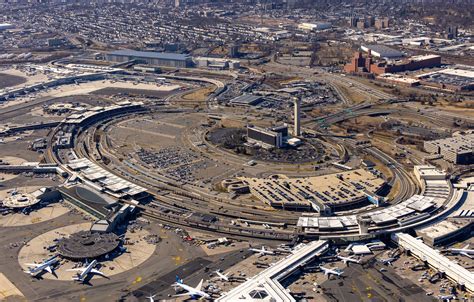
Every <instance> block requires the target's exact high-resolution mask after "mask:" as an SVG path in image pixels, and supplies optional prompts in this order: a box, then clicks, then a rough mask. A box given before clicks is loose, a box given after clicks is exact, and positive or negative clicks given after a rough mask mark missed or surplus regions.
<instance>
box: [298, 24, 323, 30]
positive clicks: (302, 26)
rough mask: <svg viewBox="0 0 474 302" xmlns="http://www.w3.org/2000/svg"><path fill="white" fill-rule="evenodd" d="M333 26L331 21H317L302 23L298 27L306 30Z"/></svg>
mask: <svg viewBox="0 0 474 302" xmlns="http://www.w3.org/2000/svg"><path fill="white" fill-rule="evenodd" d="M329 28H331V23H327V22H317V23H300V24H298V29H301V30H305V31H316V30H325V29H329Z"/></svg>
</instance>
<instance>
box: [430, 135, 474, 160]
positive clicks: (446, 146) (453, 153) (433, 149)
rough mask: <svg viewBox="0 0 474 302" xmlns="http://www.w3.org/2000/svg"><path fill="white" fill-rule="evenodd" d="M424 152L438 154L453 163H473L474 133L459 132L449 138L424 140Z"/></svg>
mask: <svg viewBox="0 0 474 302" xmlns="http://www.w3.org/2000/svg"><path fill="white" fill-rule="evenodd" d="M423 147H424V148H425V150H426V152H429V153H432V154H439V155H441V156H443V158H444V159H445V160H446V161H449V162H452V163H454V164H472V163H474V134H473V133H471V134H460V135H458V136H453V137H450V138H444V139H439V140H434V141H428V142H424V145H423Z"/></svg>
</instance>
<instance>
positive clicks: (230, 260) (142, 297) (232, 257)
mask: <svg viewBox="0 0 474 302" xmlns="http://www.w3.org/2000/svg"><path fill="white" fill-rule="evenodd" d="M250 255H252V252H250V251H248V250H244V251H243V252H240V250H238V251H233V252H229V253H226V254H220V255H214V256H212V257H200V258H197V259H194V260H192V261H191V262H189V263H187V264H185V265H183V266H181V267H179V268H177V269H175V270H173V271H171V272H169V273H167V274H165V275H162V276H158V277H157V278H156V279H155V280H153V281H151V282H149V283H148V284H146V285H144V286H142V287H140V288H139V289H137V290H135V291H133V292H132V293H131V296H130V297H128V299H127V301H147V300H146V297H148V296H150V295H156V296H155V299H156V300H159V299H170V298H171V297H170V296H173V295H175V294H176V292H175V290H174V289H173V287H172V286H171V285H172V284H173V283H174V282H176V276H179V277H180V278H182V279H183V281H184V283H185V284H187V285H190V286H196V285H197V284H198V283H199V282H200V281H201V279H204V280H205V281H206V280H209V279H210V278H211V277H210V274H211V273H212V272H214V271H216V270H222V271H224V270H226V269H228V268H230V267H232V266H234V265H236V264H237V263H239V262H240V261H242V260H243V257H245V258H247V257H249V256H250ZM157 275H159V274H157Z"/></svg>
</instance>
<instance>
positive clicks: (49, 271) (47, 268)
mask: <svg viewBox="0 0 474 302" xmlns="http://www.w3.org/2000/svg"><path fill="white" fill-rule="evenodd" d="M44 270H45V271H47V272H48V273H50V274H52V273H53V270H52V269H51V266H49V265H48V266H47V267H45V268H44Z"/></svg>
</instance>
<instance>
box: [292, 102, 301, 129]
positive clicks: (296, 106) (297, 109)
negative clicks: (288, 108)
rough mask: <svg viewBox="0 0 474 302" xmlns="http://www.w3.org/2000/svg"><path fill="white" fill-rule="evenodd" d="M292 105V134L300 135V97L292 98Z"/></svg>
mask: <svg viewBox="0 0 474 302" xmlns="http://www.w3.org/2000/svg"><path fill="white" fill-rule="evenodd" d="M293 107H294V110H295V112H294V118H295V124H294V127H293V135H294V136H300V135H301V121H300V117H301V100H300V98H294V99H293Z"/></svg>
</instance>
